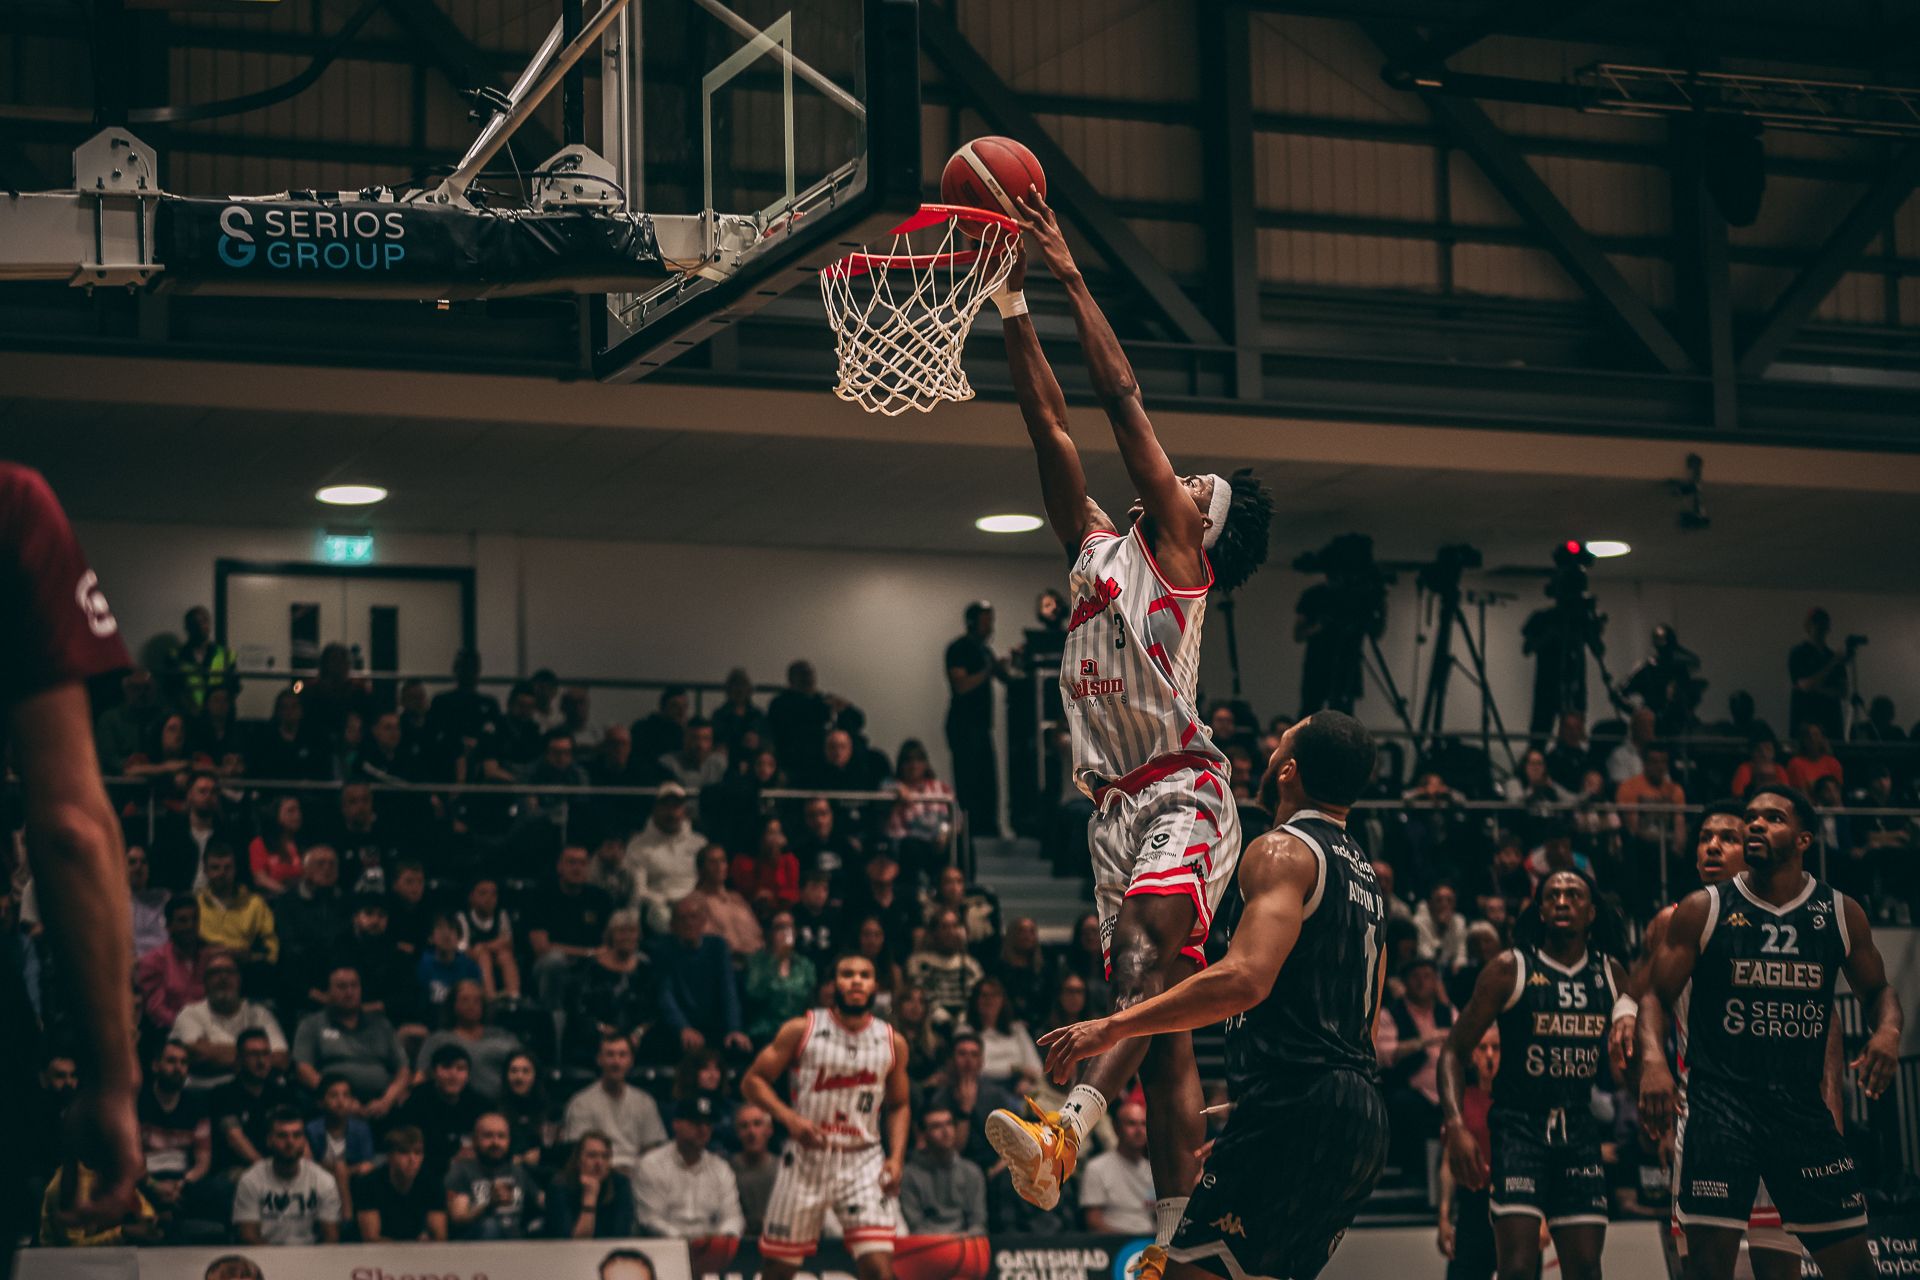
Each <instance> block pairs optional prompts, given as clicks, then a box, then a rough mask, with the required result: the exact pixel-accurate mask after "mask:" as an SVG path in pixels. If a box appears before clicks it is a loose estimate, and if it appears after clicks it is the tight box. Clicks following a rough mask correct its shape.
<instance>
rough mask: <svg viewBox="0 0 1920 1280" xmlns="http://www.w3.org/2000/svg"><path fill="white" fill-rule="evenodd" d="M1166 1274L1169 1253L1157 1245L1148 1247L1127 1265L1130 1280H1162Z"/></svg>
mask: <svg viewBox="0 0 1920 1280" xmlns="http://www.w3.org/2000/svg"><path fill="white" fill-rule="evenodd" d="M1166 1273H1167V1251H1166V1250H1165V1249H1163V1248H1161V1247H1160V1246H1159V1245H1157V1244H1150V1245H1148V1246H1147V1247H1146V1248H1144V1249H1142V1250H1141V1251H1140V1253H1139V1255H1138V1256H1137V1257H1135V1258H1134V1260H1133V1261H1132V1262H1130V1263H1128V1264H1127V1276H1128V1278H1129V1280H1161V1277H1162V1276H1164V1275H1166Z"/></svg>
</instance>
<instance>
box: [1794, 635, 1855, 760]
mask: <svg viewBox="0 0 1920 1280" xmlns="http://www.w3.org/2000/svg"><path fill="white" fill-rule="evenodd" d="M1806 628H1807V638H1806V639H1805V640H1803V641H1801V642H1800V643H1799V644H1797V645H1795V646H1793V650H1792V652H1790V653H1788V654H1787V677H1788V679H1790V680H1792V681H1793V692H1792V698H1791V700H1790V701H1789V703H1788V714H1787V720H1788V722H1789V723H1788V726H1787V732H1788V733H1790V734H1793V735H1795V736H1798V735H1799V733H1800V726H1801V725H1803V724H1807V723H1809V722H1811V723H1813V724H1817V725H1819V726H1820V728H1821V729H1823V730H1824V731H1825V732H1826V735H1827V737H1828V738H1830V739H1832V740H1834V741H1844V740H1845V738H1846V729H1845V719H1846V705H1847V664H1848V663H1850V662H1852V661H1853V655H1854V654H1855V653H1857V652H1859V649H1860V646H1861V645H1863V644H1865V643H1866V642H1867V638H1866V637H1865V636H1848V637H1847V647H1846V648H1845V649H1841V650H1836V649H1834V648H1832V647H1831V646H1829V645H1828V644H1827V635H1828V633H1829V632H1831V631H1832V630H1833V619H1832V618H1831V617H1829V616H1828V615H1827V611H1826V610H1825V609H1820V608H1815V609H1812V610H1809V611H1808V613H1807V622H1806Z"/></svg>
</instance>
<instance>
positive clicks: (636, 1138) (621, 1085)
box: [561, 1032, 667, 1175]
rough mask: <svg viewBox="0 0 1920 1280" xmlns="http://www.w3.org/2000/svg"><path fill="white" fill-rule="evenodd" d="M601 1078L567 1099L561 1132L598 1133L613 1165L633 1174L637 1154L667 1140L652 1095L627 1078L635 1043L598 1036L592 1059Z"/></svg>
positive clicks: (572, 1137)
mask: <svg viewBox="0 0 1920 1280" xmlns="http://www.w3.org/2000/svg"><path fill="white" fill-rule="evenodd" d="M596 1065H597V1066H598V1067H599V1069H600V1078H599V1079H598V1080H596V1081H594V1082H593V1083H592V1084H590V1085H588V1086H587V1087H586V1088H584V1089H582V1090H581V1091H580V1092H578V1093H576V1094H574V1095H573V1097H571V1098H569V1099H568V1100H567V1110H566V1116H565V1118H564V1120H563V1121H562V1135H561V1136H562V1137H563V1138H564V1139H565V1140H566V1141H568V1142H578V1141H580V1139H582V1138H584V1137H585V1136H586V1135H587V1134H589V1133H601V1134H605V1135H606V1136H607V1139H608V1140H609V1141H610V1142H611V1143H612V1144H613V1152H612V1157H611V1158H612V1162H613V1167H614V1168H615V1169H618V1170H619V1171H620V1172H622V1173H625V1174H629V1175H631V1174H632V1172H633V1168H634V1165H635V1163H636V1162H638V1161H639V1159H640V1156H641V1153H642V1152H645V1151H650V1150H652V1149H653V1148H654V1147H657V1146H659V1145H660V1144H661V1143H663V1142H665V1141H666V1140H667V1131H666V1128H665V1127H664V1126H663V1125H661V1123H660V1108H659V1107H658V1106H657V1105H655V1103H654V1101H653V1099H652V1097H650V1096H649V1095H648V1094H646V1093H644V1092H642V1091H641V1090H639V1089H636V1088H634V1087H633V1086H632V1085H631V1084H628V1083H627V1076H628V1074H629V1073H631V1072H632V1071H633V1042H632V1041H631V1040H629V1039H628V1038H627V1037H626V1036H624V1035H621V1034H620V1033H618V1032H614V1033H611V1034H606V1035H602V1036H601V1037H600V1053H599V1056H598V1058H597V1059H596Z"/></svg>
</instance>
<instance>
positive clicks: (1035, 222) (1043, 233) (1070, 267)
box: [1013, 187, 1080, 280]
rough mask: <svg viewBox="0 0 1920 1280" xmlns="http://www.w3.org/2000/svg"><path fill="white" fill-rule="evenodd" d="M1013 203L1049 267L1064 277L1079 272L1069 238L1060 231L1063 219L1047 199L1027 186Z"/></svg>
mask: <svg viewBox="0 0 1920 1280" xmlns="http://www.w3.org/2000/svg"><path fill="white" fill-rule="evenodd" d="M1013 204H1014V208H1016V209H1018V210H1019V211H1020V217H1019V219H1018V221H1019V223H1020V229H1021V230H1022V231H1024V232H1026V233H1027V234H1028V235H1030V236H1032V237H1033V244H1034V247H1035V248H1037V249H1039V250H1040V257H1041V258H1042V260H1044V261H1045V262H1046V264H1047V270H1049V271H1051V272H1053V274H1054V275H1055V276H1057V277H1059V278H1060V279H1062V280H1065V279H1068V278H1070V277H1072V276H1074V275H1076V274H1078V272H1079V270H1080V268H1079V267H1078V266H1076V265H1075V264H1074V261H1073V251H1072V250H1070V249H1068V248H1067V238H1066V237H1065V236H1064V235H1062V234H1061V233H1060V220H1059V219H1058V218H1056V217H1055V216H1054V213H1053V210H1052V209H1050V208H1048V207H1047V198H1046V197H1045V196H1043V195H1041V194H1040V192H1039V191H1038V190H1037V189H1035V188H1033V187H1028V188H1027V191H1026V194H1025V195H1018V194H1016V195H1015V196H1014V197H1013Z"/></svg>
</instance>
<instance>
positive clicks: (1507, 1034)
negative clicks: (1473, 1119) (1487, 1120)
mask: <svg viewBox="0 0 1920 1280" xmlns="http://www.w3.org/2000/svg"><path fill="white" fill-rule="evenodd" d="M1513 957H1514V960H1515V962H1516V963H1515V966H1514V980H1513V991H1512V993H1511V994H1510V995H1509V996H1508V997H1507V1003H1506V1006H1505V1008H1504V1009H1502V1010H1501V1013H1500V1072H1499V1074H1498V1075H1496V1076H1494V1078H1493V1105H1494V1108H1495V1109H1496V1110H1498V1111H1502V1112H1518V1113H1522V1114H1525V1115H1528V1116H1540V1117H1543V1118H1550V1119H1553V1120H1554V1123H1555V1124H1558V1123H1560V1117H1572V1118H1575V1119H1579V1120H1581V1122H1582V1123H1584V1117H1587V1116H1588V1115H1590V1114H1591V1111H1590V1108H1589V1106H1588V1095H1589V1094H1590V1093H1591V1092H1592V1089H1593V1082H1594V1079H1595V1078H1596V1077H1597V1076H1598V1075H1599V1074H1600V1064H1601V1063H1603V1062H1605V1061H1606V1059H1607V1028H1608V1026H1609V1024H1610V1023H1611V1021H1612V1018H1613V1002H1614V999H1615V998H1616V995H1617V993H1616V992H1615V991H1614V988H1613V970H1612V967H1611V966H1610V965H1608V964H1607V958H1606V957H1605V956H1603V955H1599V954H1598V953H1596V952H1594V951H1593V950H1592V949H1591V948H1589V949H1588V951H1587V954H1586V955H1585V956H1584V957H1582V959H1581V960H1580V963H1578V964H1576V965H1573V966H1571V967H1569V966H1566V965H1562V964H1560V963H1558V962H1557V961H1555V960H1553V959H1552V958H1551V957H1549V956H1544V955H1542V954H1541V953H1540V952H1539V951H1538V950H1536V949H1535V948H1533V947H1515V948H1514V949H1513Z"/></svg>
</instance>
